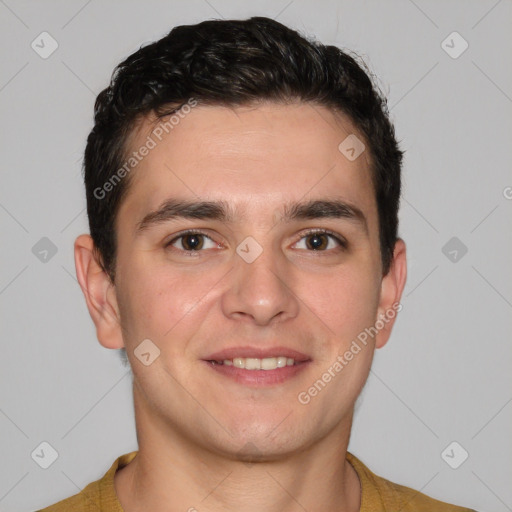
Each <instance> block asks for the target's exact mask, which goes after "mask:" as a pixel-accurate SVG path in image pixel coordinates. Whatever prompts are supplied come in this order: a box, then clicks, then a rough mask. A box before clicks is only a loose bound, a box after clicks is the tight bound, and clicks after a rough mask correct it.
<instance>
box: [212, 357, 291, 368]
mask: <svg viewBox="0 0 512 512" xmlns="http://www.w3.org/2000/svg"><path fill="white" fill-rule="evenodd" d="M222 363H223V364H225V365H226V366H235V367H236V368H242V369H244V370H275V369H276V368H284V367H285V366H293V365H294V364H295V360H294V359H292V358H291V357H284V356H279V357H265V358H264V359H258V358H256V357H235V358H234V359H232V360H231V359H224V361H222Z"/></svg>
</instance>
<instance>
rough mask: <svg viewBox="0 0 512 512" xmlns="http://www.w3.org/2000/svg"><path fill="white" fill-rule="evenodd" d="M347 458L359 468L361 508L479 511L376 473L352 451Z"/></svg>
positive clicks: (412, 511)
mask: <svg viewBox="0 0 512 512" xmlns="http://www.w3.org/2000/svg"><path fill="white" fill-rule="evenodd" d="M347 460H348V461H349V463H350V464H351V465H352V466H353V467H354V469H355V470H356V472H357V474H358V476H359V480H360V482H361V487H362V496H361V512H366V511H372V512H373V511H377V510H382V511H385V510H395V509H396V510H400V511H401V512H432V511H433V510H435V511H436V512H476V511H474V510H472V509H469V508H464V507H460V506H457V505H452V504H450V503H445V502H442V501H439V500H436V499H434V498H431V497H430V496H427V495H426V494H423V493H421V492H419V491H416V490H414V489H412V488H410V487H406V486H404V485H400V484H397V483H394V482H391V481H389V480H386V479H385V478H382V477H380V476H378V475H376V474H375V473H373V472H372V471H371V470H370V469H369V468H368V467H367V466H365V465H364V464H363V463H362V462H361V461H360V460H359V459H358V458H357V457H355V456H354V455H353V454H351V453H349V452H347Z"/></svg>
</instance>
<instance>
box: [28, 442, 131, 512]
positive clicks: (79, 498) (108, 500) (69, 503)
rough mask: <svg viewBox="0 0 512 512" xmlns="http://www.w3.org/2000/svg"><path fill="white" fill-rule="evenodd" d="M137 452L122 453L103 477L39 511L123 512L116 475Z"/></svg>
mask: <svg viewBox="0 0 512 512" xmlns="http://www.w3.org/2000/svg"><path fill="white" fill-rule="evenodd" d="M136 454H137V452H136V451H134V452H130V453H126V454H124V455H121V456H120V457H118V458H117V459H116V460H115V461H114V463H113V464H112V466H110V469H109V470H108V471H107V472H106V473H105V474H104V475H103V477H102V478H100V479H99V480H96V481H95V482H91V483H90V484H89V485H87V486H86V487H84V488H83V489H82V490H81V491H80V492H79V493H77V494H75V495H73V496H70V497H69V498H66V499H64V500H61V501H59V502H57V503H55V504H53V505H50V506H49V507H46V508H43V509H40V510H38V511H37V512H98V510H105V511H106V510H108V511H112V512H122V510H123V509H122V508H121V505H120V503H119V501H118V499H117V495H116V491H115V488H114V475H115V472H116V471H117V470H118V469H121V468H122V467H124V466H126V465H127V464H128V463H129V462H130V461H131V460H133V459H134V457H135V455H136Z"/></svg>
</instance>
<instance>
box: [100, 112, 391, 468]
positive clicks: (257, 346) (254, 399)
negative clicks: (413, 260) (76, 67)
mask: <svg viewBox="0 0 512 512" xmlns="http://www.w3.org/2000/svg"><path fill="white" fill-rule="evenodd" d="M155 126H156V125H155V124H152V123H151V120H150V119H147V120H145V121H144V123H143V124H141V125H140V127H139V128H138V130H137V132H135V133H134V137H133V140H132V145H131V147H132V150H135V149H136V148H139V147H141V146H142V145H143V144H144V143H145V142H146V141H147V137H148V135H151V133H152V130H153V129H154V128H155ZM351 134H356V136H358V137H359V139H361V140H362V137H361V136H360V135H358V133H357V131H356V130H355V129H354V127H353V126H352V125H351V123H350V122H349V120H348V119H346V118H344V117H340V116H334V114H332V113H331V112H330V111H329V110H327V109H325V108H323V107H318V106H314V107H313V106H312V105H308V104H294V105H279V104H267V105H264V106H258V107H252V108H250V107H237V108H224V107H219V106H196V107H194V108H193V109H192V110H191V112H190V113H188V114H187V115H186V116H183V118H182V119H180V122H179V124H177V125H176V126H175V127H174V128H173V129H172V131H170V133H169V134H168V135H166V136H165V137H162V140H161V141H158V139H157V138H155V137H154V135H153V139H155V140H156V142H157V144H156V146H155V147H154V148H152V149H151V151H149V153H148V154H147V156H145V157H144V158H143V159H142V160H141V162H140V163H139V164H138V165H137V167H136V170H134V171H133V174H132V176H131V180H132V181H131V183H130V187H129V190H128V193H127V195H126V196H125V199H124V200H123V203H122V205H121V207H120V210H119V213H118V217H117V220H116V229H117V236H118V256H117V266H116V284H115V288H113V290H112V295H110V297H111V298H110V299H109V300H110V301H111V303H112V304H113V310H114V311H115V314H116V315H119V321H120V324H121V325H122V344H124V346H125V347H126V351H127V354H128V357H129V359H130V363H131V366H132V370H133V374H134V381H135V388H136V389H137V390H138V391H137V393H136V397H135V400H136V406H137V407H139V409H140V410H141V411H144V414H143V416H144V418H145V419H144V421H146V422H151V421H156V419H157V418H158V420H159V421H161V420H163V424H165V425H166V427H165V428H168V429H170V431H173V432H175V433H178V434H179V435H180V436H182V437H183V436H184V437H185V438H187V439H189V440H190V441H191V442H192V443H193V444H194V445H195V446H198V447H204V448H205V449H208V450H211V451H214V452H217V453H222V454H224V455H228V456H229V455H233V454H240V453H242V452H244V453H245V452H247V453H249V452H250V451H251V450H255V451H257V453H258V454H259V455H260V456H263V457H269V458H271V457H272V456H278V455H282V454H284V453H291V452H293V451H296V450H299V449H304V447H306V446H310V445H311V444H313V443H314V442H315V441H318V440H320V439H322V438H325V437H326V436H328V435H331V434H332V433H333V432H342V431H344V432H345V431H346V430H347V429H349V428H350V421H351V415H352V410H353V406H354V403H355V401H356V399H357V396H358V395H359V393H360V391H361V389H362V387H363V385H364V383H365V381H366V378H367V376H368V372H369V368H370V365H371V361H372V357H373V351H374V348H375V345H376V344H377V346H380V345H382V344H384V343H385V341H386V340H387V336H388V335H389V330H390V326H391V324H392V320H390V321H389V323H388V322H387V323H386V326H385V328H384V329H382V330H380V331H379V334H377V336H375V337H373V338H372V337H371V336H370V337H367V341H366V344H365V345H364V344H362V343H361V342H359V346H360V351H358V352H357V353H355V354H354V351H352V352H353V357H352V358H351V359H350V360H347V358H346V357H344V354H345V353H346V352H347V351H350V348H351V346H352V347H353V342H354V340H357V339H358V336H360V338H359V339H361V333H363V332H364V331H365V329H367V328H369V327H371V326H374V325H375V323H376V321H377V320H378V319H379V314H381V315H382V314H387V311H386V310H387V309H390V308H391V307H392V303H393V302H395V301H396V299H397V297H398V298H399V295H400V292H401V287H400V284H398V285H397V284H396V282H397V279H396V275H395V274H394V270H393V269H392V270H391V272H390V274H388V275H387V276H386V277H384V278H383V276H382V265H381V253H380V246H379V229H378V216H377V209H376V202H375V197H374V189H373V186H372V182H371V175H370V162H369V156H368V152H367V151H364V152H363V153H362V154H361V155H360V156H359V157H358V158H356V159H355V160H354V159H348V158H347V157H346V156H345V155H344V154H343V153H342V152H340V150H339V149H338V146H339V145H340V143H341V142H342V141H343V140H344V139H345V138H346V137H347V136H349V135H351ZM185 203H208V204H202V205H199V206H198V205H195V206H194V205H188V207H187V208H186V209H185V210H184V209H183V207H184V205H185ZM182 214H183V215H182ZM398 281H400V280H399V279H398ZM97 326H98V323H97ZM102 332H107V331H102V330H101V328H99V329H98V333H99V338H100V341H101V342H102V343H103V344H104V345H105V346H109V347H111V348H113V345H114V342H113V341H112V339H113V338H114V337H115V336H116V334H112V331H108V332H109V334H101V333H102ZM119 338H121V334H119ZM143 340H151V342H150V343H149V344H148V345H146V346H145V347H146V348H147V350H145V352H146V353H149V354H150V355H149V356H147V355H146V356H144V357H145V358H146V359H147V360H152V359H153V358H154V357H155V355H156V354H157V351H158V350H159V351H160V352H159V355H158V357H156V358H155V359H154V361H152V362H151V364H148V365H145V364H143V363H142V362H141V361H140V360H139V359H138V358H137V357H136V355H135V354H136V353H137V347H138V346H139V345H140V344H141V342H142V341H143ZM145 343H148V342H145ZM122 344H120V345H119V347H120V346H122ZM156 347H157V348H156ZM340 357H341V358H342V359H343V361H344V362H343V363H341V362H340V361H341V360H340ZM283 358H284V362H283ZM212 361H217V362H212ZM336 361H338V363H339V364H338V365H336V364H335V363H336ZM258 365H260V366H261V365H263V366H265V367H266V368H270V369H268V370H267V369H266V370H264V369H259V370H257V369H256V370H255V369H251V368H253V367H258ZM276 365H277V368H276ZM340 365H341V366H342V369H340ZM281 366H283V367H281ZM272 368H274V369H272ZM326 373H329V375H330V378H329V375H328V376H326ZM319 380H320V381H321V382H322V383H319ZM315 383H316V387H315ZM312 387H314V388H315V389H316V392H315V391H311V389H312ZM137 402H138V405H137Z"/></svg>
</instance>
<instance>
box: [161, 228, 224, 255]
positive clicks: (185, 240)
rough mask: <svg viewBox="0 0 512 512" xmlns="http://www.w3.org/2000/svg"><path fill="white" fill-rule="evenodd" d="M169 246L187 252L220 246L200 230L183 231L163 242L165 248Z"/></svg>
mask: <svg viewBox="0 0 512 512" xmlns="http://www.w3.org/2000/svg"><path fill="white" fill-rule="evenodd" d="M169 246H172V247H173V248H175V249H177V250H179V251H186V252H188V253H192V252H199V251H201V250H202V249H215V248H220V245H219V244H218V243H216V242H214V241H213V240H212V239H211V238H210V237H209V236H208V235H206V234H205V233H201V232H200V231H185V232H183V233H181V234H180V235H178V236H176V237H174V238H173V239H172V240H170V241H169V242H167V243H166V244H165V247H166V248H167V247H169Z"/></svg>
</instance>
